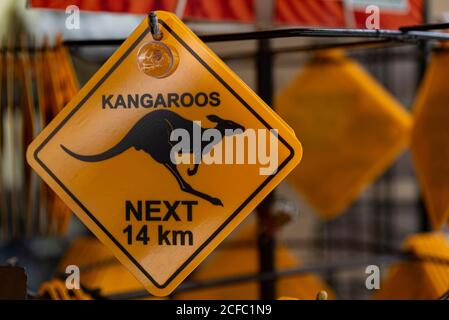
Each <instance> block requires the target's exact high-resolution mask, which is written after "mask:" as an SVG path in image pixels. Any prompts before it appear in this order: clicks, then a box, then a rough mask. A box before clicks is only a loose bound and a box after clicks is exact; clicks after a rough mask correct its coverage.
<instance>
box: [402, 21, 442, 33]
mask: <svg viewBox="0 0 449 320" xmlns="http://www.w3.org/2000/svg"><path fill="white" fill-rule="evenodd" d="M443 29H449V23H427V24H419V25H414V26H403V27H400V28H399V30H401V31H403V32H409V31H427V30H443Z"/></svg>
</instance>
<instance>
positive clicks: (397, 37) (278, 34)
mask: <svg viewBox="0 0 449 320" xmlns="http://www.w3.org/2000/svg"><path fill="white" fill-rule="evenodd" d="M439 26H440V27H441V26H444V27H445V28H449V24H448V25H446V24H440V25H439ZM419 28H421V29H419ZM427 28H431V27H429V26H428V25H420V26H413V27H403V28H402V29H400V30H367V29H333V28H290V29H277V30H265V31H252V32H239V33H225V34H212V35H200V36H199V37H200V39H201V40H202V41H204V42H225V41H245V40H261V39H278V38H300V37H320V38H370V39H380V40H385V41H387V40H390V41H398V42H419V41H426V40H440V41H448V40H449V34H448V33H444V32H433V31H422V30H428V29H427ZM123 41H124V39H88V40H70V39H69V40H65V41H64V44H65V45H67V46H69V47H82V46H118V45H120V44H122V43H123ZM361 44H362V45H365V44H366V41H364V42H362V43H361ZM334 46H338V44H335V45H334Z"/></svg>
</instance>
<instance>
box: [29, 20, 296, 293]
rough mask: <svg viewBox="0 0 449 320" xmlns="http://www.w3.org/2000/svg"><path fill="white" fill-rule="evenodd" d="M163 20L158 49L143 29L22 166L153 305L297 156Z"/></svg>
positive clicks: (229, 79) (284, 130) (255, 106)
mask: <svg viewBox="0 0 449 320" xmlns="http://www.w3.org/2000/svg"><path fill="white" fill-rule="evenodd" d="M157 14H158V17H159V19H160V28H161V31H162V34H163V38H162V39H161V40H160V41H156V40H155V39H153V37H152V35H151V32H150V28H149V24H148V20H145V21H143V22H142V23H141V24H140V25H139V26H138V27H137V28H136V30H135V31H134V32H133V33H132V34H131V35H130V36H129V38H128V39H127V40H126V41H125V42H124V44H123V45H122V46H121V47H120V48H119V49H118V50H117V51H116V52H115V53H114V54H113V55H112V57H111V58H110V59H109V60H108V61H107V62H106V63H105V65H104V66H102V67H101V69H100V70H99V71H98V72H97V73H96V74H95V75H94V76H93V77H92V79H90V80H89V82H88V83H87V84H86V85H85V86H84V87H83V88H82V89H81V91H80V92H79V93H78V94H77V95H76V97H75V98H74V99H73V100H72V101H71V102H70V103H69V104H68V105H67V106H66V107H65V108H64V109H63V110H62V111H61V112H60V113H59V114H58V115H57V116H56V118H55V119H54V120H53V121H52V122H51V123H50V124H49V125H48V126H47V127H46V128H45V129H44V130H43V132H42V133H41V134H40V135H39V136H38V137H37V138H36V140H35V141H33V143H32V144H31V145H30V147H29V149H28V152H27V157H28V161H29V163H30V165H31V166H32V167H33V168H34V169H35V170H36V171H37V173H38V174H39V175H40V176H41V177H42V178H43V179H44V180H45V181H46V182H47V183H48V184H49V185H50V186H51V188H53V189H54V190H55V192H56V193H57V194H58V195H59V196H60V197H61V198H62V199H63V200H64V201H65V202H66V203H67V205H68V206H69V207H70V208H71V209H72V210H73V211H74V212H75V213H76V214H77V216H78V217H79V218H80V219H81V220H82V222H83V223H84V224H86V225H87V226H88V227H89V229H90V230H92V232H93V233H94V234H95V235H96V236H97V237H98V238H99V239H100V240H101V241H102V242H104V243H105V244H106V245H107V246H108V247H109V248H110V249H111V250H112V251H113V252H114V254H115V255H116V256H117V258H118V259H119V260H120V261H121V262H122V263H123V264H124V265H125V266H126V267H128V269H129V270H130V271H131V272H132V273H133V274H134V275H135V276H136V277H137V278H138V280H140V281H141V282H142V283H143V285H144V286H145V287H146V288H147V289H148V290H149V291H150V292H151V293H153V294H155V295H167V294H169V293H170V292H172V291H173V290H174V289H175V288H176V286H177V285H178V284H179V283H180V282H181V281H182V280H183V279H184V278H185V277H186V276H187V275H188V274H189V273H190V272H191V271H192V270H193V269H194V268H195V267H196V266H197V265H198V264H199V263H200V262H201V261H202V260H203V259H204V258H205V257H206V256H207V255H208V254H209V253H210V252H211V251H212V250H213V249H214V248H215V247H216V246H217V245H218V244H219V243H220V242H221V241H222V240H223V239H224V238H225V237H226V236H227V235H228V234H229V233H230V232H231V231H232V230H233V229H234V228H235V227H236V226H237V225H238V224H239V223H240V222H241V221H242V220H243V219H244V218H245V217H246V216H247V215H248V214H249V213H250V212H251V211H252V210H253V209H254V208H255V206H256V205H257V204H258V203H259V202H260V201H261V200H262V199H263V198H264V197H265V196H266V195H267V194H268V193H269V192H270V191H271V190H272V189H273V188H274V187H275V186H276V185H277V184H278V183H279V182H280V181H281V180H282V179H283V178H284V177H285V176H286V175H287V174H288V173H289V172H290V171H291V170H292V169H293V168H294V167H295V166H296V165H297V164H298V163H299V161H300V159H301V154H302V150H301V145H300V143H299V141H298V140H297V139H296V137H295V136H294V134H293V132H292V131H291V129H290V128H289V127H288V126H287V125H286V124H285V123H284V121H282V120H281V119H280V117H279V116H278V115H276V114H275V113H274V112H273V111H272V110H271V109H270V108H269V107H268V106H267V105H266V104H265V103H264V102H263V101H262V100H261V99H260V98H259V97H258V96H257V95H256V94H254V92H253V91H251V89H249V87H248V86H247V85H246V84H244V83H243V82H242V81H241V80H240V79H239V78H238V77H237V76H236V75H235V74H234V73H233V72H232V71H231V70H230V69H229V68H228V67H227V66H226V65H225V64H224V63H223V62H222V61H221V60H220V59H219V58H218V57H217V56H216V55H215V54H214V53H213V52H212V51H210V50H209V49H208V48H207V47H206V46H205V45H204V44H203V43H202V42H201V41H200V40H199V39H198V38H197V37H196V36H195V35H194V34H193V33H192V32H191V31H190V30H189V29H188V28H187V27H186V26H185V25H184V24H183V23H182V22H181V21H180V20H179V19H178V18H177V17H176V16H175V15H173V14H170V13H167V12H158V13H157ZM186 135H187V136H186ZM238 139H240V140H239V141H240V144H238V143H237V142H236V141H237V140H238ZM186 141H187V142H186ZM178 147H181V148H178ZM242 150H243V151H244V152H241V151H242ZM263 151H265V154H264V153H263ZM267 151H269V152H268V153H267ZM267 155H268V156H267ZM185 156H187V160H186V157H185ZM193 156H194V157H193ZM192 157H193V158H194V162H191V163H189V162H188V161H189V160H191V158H192ZM186 161H187V162H186Z"/></svg>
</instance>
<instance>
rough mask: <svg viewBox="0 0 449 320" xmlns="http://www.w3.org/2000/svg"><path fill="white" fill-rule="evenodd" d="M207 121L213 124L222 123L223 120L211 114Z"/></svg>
mask: <svg viewBox="0 0 449 320" xmlns="http://www.w3.org/2000/svg"><path fill="white" fill-rule="evenodd" d="M207 119H209V121H212V122H217V123H218V122H220V121H221V120H222V119H221V118H220V117H219V116H216V115H215V114H210V115H208V116H207Z"/></svg>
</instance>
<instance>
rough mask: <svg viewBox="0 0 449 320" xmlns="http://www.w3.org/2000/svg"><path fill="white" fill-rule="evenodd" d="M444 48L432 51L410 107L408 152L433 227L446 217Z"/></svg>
mask: <svg viewBox="0 0 449 320" xmlns="http://www.w3.org/2000/svg"><path fill="white" fill-rule="evenodd" d="M448 65H449V51H448V49H447V47H444V48H443V49H441V50H439V51H436V52H434V53H433V55H432V58H431V60H430V63H429V66H428V68H427V72H426V75H425V78H424V80H423V82H422V84H421V88H420V90H419V93H418V96H417V98H416V103H415V107H414V114H415V121H414V127H413V132H412V147H411V148H412V154H413V160H414V163H415V168H416V173H417V175H418V178H419V181H420V184H421V186H422V191H423V195H424V200H425V204H426V207H427V211H428V215H429V218H430V219H429V220H430V222H431V223H432V226H433V228H434V229H438V228H441V227H442V226H443V225H445V224H447V222H448V219H449V126H448V123H449V109H448V104H449V95H448V90H447V82H446V80H447V78H448V74H447V71H448V68H447V66H448Z"/></svg>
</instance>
